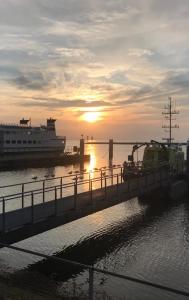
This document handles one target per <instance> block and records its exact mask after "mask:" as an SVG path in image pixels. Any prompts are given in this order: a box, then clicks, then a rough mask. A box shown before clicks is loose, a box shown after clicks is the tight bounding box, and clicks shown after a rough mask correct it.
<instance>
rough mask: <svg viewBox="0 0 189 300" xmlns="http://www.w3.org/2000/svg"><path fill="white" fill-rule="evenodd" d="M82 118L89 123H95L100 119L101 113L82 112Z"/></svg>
mask: <svg viewBox="0 0 189 300" xmlns="http://www.w3.org/2000/svg"><path fill="white" fill-rule="evenodd" d="M82 120H84V121H86V122H89V123H95V122H97V121H100V120H101V113H100V112H97V111H91V112H86V113H84V114H83V116H82Z"/></svg>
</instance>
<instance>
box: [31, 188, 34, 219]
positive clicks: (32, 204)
mask: <svg viewBox="0 0 189 300" xmlns="http://www.w3.org/2000/svg"><path fill="white" fill-rule="evenodd" d="M31 222H32V224H33V223H34V197H33V192H31Z"/></svg>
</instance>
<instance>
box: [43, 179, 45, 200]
mask: <svg viewBox="0 0 189 300" xmlns="http://www.w3.org/2000/svg"><path fill="white" fill-rule="evenodd" d="M44 202H45V181H43V203H44Z"/></svg>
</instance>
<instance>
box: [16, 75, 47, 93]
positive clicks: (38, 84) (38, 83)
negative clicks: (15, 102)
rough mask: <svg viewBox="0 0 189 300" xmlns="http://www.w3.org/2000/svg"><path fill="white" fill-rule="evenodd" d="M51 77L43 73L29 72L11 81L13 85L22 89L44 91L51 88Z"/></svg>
mask: <svg viewBox="0 0 189 300" xmlns="http://www.w3.org/2000/svg"><path fill="white" fill-rule="evenodd" d="M51 82H52V78H51V75H50V74H49V75H48V76H44V75H43V74H42V73H41V72H29V73H27V74H26V75H20V76H18V77H16V78H14V79H12V80H11V83H12V84H14V85H15V86H17V87H18V88H20V89H29V90H43V89H45V88H48V87H50V85H51Z"/></svg>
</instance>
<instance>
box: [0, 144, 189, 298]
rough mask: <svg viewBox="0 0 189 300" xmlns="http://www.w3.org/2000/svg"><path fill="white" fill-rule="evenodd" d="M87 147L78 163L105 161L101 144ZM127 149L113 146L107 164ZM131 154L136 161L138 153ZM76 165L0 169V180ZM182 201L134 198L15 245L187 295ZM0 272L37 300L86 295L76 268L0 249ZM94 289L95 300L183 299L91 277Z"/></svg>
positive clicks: (188, 225)
mask: <svg viewBox="0 0 189 300" xmlns="http://www.w3.org/2000/svg"><path fill="white" fill-rule="evenodd" d="M74 144H75V143H74ZM88 152H90V153H91V157H92V159H91V163H90V165H86V168H88V169H91V168H94V167H100V166H106V165H108V148H107V146H88ZM129 152H130V151H129V149H128V148H126V147H125V146H121V147H120V146H116V148H115V155H114V162H115V163H122V162H123V161H124V160H125V159H126V158H127V155H128V153H129ZM138 155H139V159H140V155H141V153H139V154H138ZM78 169H79V166H69V167H66V168H65V167H55V168H53V169H52V168H51V169H44V168H43V169H27V170H21V171H12V172H1V173H0V182H1V183H0V185H3V184H7V183H8V184H12V183H16V182H22V181H23V180H24V181H30V180H31V177H32V176H33V175H36V176H38V177H39V178H44V175H46V174H47V173H50V174H52V173H53V174H55V175H56V176H60V175H65V174H66V173H67V172H68V171H70V170H78ZM188 201H189V199H181V200H180V201H179V202H177V203H161V204H158V205H153V206H151V207H150V206H144V205H141V204H139V202H138V199H136V198H135V199H132V200H130V201H127V202H125V203H122V204H120V205H117V206H114V207H112V208H109V209H106V210H104V211H101V212H99V213H95V214H93V215H91V216H88V217H85V218H83V219H80V220H78V221H74V222H71V223H69V224H66V225H64V226H60V227H58V228H55V229H53V230H50V231H48V232H45V233H43V234H40V235H37V236H35V237H32V238H29V239H27V240H24V241H22V242H19V243H17V244H16V245H17V246H20V247H23V248H26V249H32V250H36V251H39V252H42V253H45V254H50V255H51V254H56V255H58V256H59V257H63V258H69V259H73V260H76V261H80V262H84V263H87V264H93V265H94V266H96V267H99V268H102V269H106V270H110V271H114V272H116V273H120V274H125V275H131V276H134V277H137V278H142V279H145V280H150V281H153V282H155V283H159V284H164V285H168V286H170V287H173V288H178V289H182V290H186V291H188V292H189V286H188V277H189V202H188ZM165 202H166V201H165ZM0 270H1V272H0V275H1V278H2V280H3V278H9V279H10V281H11V282H12V284H13V286H14V285H15V286H17V287H20V288H24V289H27V290H29V291H34V292H35V293H36V294H40V295H44V298H45V299H47V295H48V296H51V297H57V298H61V297H63V298H61V299H67V298H68V296H69V297H72V299H74V297H80V298H81V299H83V298H82V297H85V296H86V295H87V289H88V272H87V271H86V270H84V269H80V268H79V269H78V268H77V269H75V268H68V267H67V266H65V265H63V266H61V265H60V264H55V263H52V262H51V261H48V260H45V259H41V258H36V257H33V256H32V257H31V256H29V255H27V254H18V253H15V252H14V251H13V250H7V249H1V250H0ZM2 282H3V281H2ZM9 290H10V287H9ZM0 291H1V284H0ZM95 291H96V299H185V297H181V296H180V297H179V296H174V295H173V294H171V293H167V292H160V291H159V290H156V289H153V288H149V287H143V286H140V285H136V284H134V283H128V282H125V281H124V280H117V279H116V280H115V279H114V278H112V277H110V276H108V277H106V276H102V275H97V274H95ZM1 293H2V292H1ZM20 293H21V292H20ZM20 295H21V294H20ZM108 297H109V298H108ZM23 299H28V296H27V297H26V298H23ZM34 299H35V298H34Z"/></svg>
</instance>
